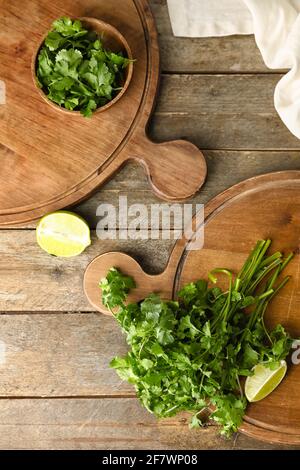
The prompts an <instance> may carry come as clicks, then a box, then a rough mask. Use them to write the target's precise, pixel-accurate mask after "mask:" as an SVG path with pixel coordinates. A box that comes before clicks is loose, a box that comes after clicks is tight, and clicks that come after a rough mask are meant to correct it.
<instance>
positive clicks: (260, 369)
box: [245, 361, 287, 403]
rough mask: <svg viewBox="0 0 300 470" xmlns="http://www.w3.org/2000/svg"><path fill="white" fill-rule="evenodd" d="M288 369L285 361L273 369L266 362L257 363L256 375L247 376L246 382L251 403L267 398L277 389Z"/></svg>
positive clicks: (246, 391) (246, 392) (246, 390)
mask: <svg viewBox="0 0 300 470" xmlns="http://www.w3.org/2000/svg"><path fill="white" fill-rule="evenodd" d="M286 371H287V365H286V362H285V361H281V362H280V365H279V366H278V367H277V368H276V369H275V370H272V369H270V368H269V367H267V366H265V365H264V364H257V366H255V367H254V375H252V376H250V377H247V380H246V384H245V394H246V397H247V400H248V401H249V402H251V403H253V402H255V401H259V400H262V399H263V398H266V397H267V396H268V395H270V393H272V392H273V390H275V388H276V387H278V385H279V384H280V382H281V381H282V379H283V378H284V376H285V374H286Z"/></svg>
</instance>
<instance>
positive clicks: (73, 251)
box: [36, 211, 91, 258]
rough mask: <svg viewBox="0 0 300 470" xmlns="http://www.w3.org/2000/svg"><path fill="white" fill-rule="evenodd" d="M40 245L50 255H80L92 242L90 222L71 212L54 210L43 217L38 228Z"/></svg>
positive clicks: (68, 256) (65, 256)
mask: <svg viewBox="0 0 300 470" xmlns="http://www.w3.org/2000/svg"><path fill="white" fill-rule="evenodd" d="M36 238H37V242H38V244H39V245H40V247H41V248H42V249H43V250H45V251H46V252H47V253H49V254H50V255H55V256H62V257H64V258H70V257H71V256H77V255H80V253H82V252H83V251H84V250H85V249H86V248H87V247H88V246H89V245H90V244H91V237H90V229H89V226H88V224H87V223H86V222H85V220H83V219H82V218H81V217H79V216H78V215H76V214H73V213H71V212H65V211H59V212H53V213H52V214H48V215H46V216H45V217H43V218H42V219H41V220H40V222H39V224H38V226H37V229H36Z"/></svg>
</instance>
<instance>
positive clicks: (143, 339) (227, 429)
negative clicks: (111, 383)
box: [88, 62, 292, 436]
mask: <svg viewBox="0 0 300 470" xmlns="http://www.w3.org/2000/svg"><path fill="white" fill-rule="evenodd" d="M94 65H95V63H94V62H93V64H92V67H94ZM95 66H96V65H95ZM88 67H90V65H88ZM97 79H98V78H97ZM97 84H98V85H99V82H98V83H97ZM269 245H270V242H269V241H259V242H258V243H257V245H256V247H255V248H254V250H253V251H252V252H251V254H250V256H249V258H248V259H247V261H246V263H245V265H244V266H243V267H242V269H241V271H240V273H238V275H237V278H236V279H235V280H234V282H233V274H232V273H230V272H229V271H228V270H225V269H218V270H216V271H215V272H218V273H220V274H225V275H226V276H227V278H229V286H228V288H227V289H225V290H222V289H220V288H219V287H216V286H214V287H212V288H211V287H209V284H208V282H207V281H206V280H200V281H197V282H195V283H191V284H188V285H186V286H184V287H183V288H182V289H181V291H180V292H179V293H178V299H179V300H178V301H177V302H175V301H165V300H162V299H161V298H160V297H159V296H158V295H157V294H152V295H150V296H148V297H147V298H146V299H145V300H143V301H142V302H140V303H132V304H129V305H125V301H126V298H127V295H128V293H129V291H130V289H132V288H133V287H134V281H133V280H132V279H131V278H129V277H127V276H124V275H123V274H122V273H120V272H119V271H118V270H117V269H115V268H113V269H111V270H110V271H109V272H108V274H107V277H106V279H104V280H102V281H101V283H100V287H101V289H102V301H103V303H104V304H105V305H106V306H107V307H108V308H110V309H112V308H114V309H115V308H118V309H117V310H116V311H115V312H114V315H115V318H116V320H117V321H118V322H119V324H120V326H121V328H122V330H123V332H124V334H125V335H126V340H127V343H128V345H129V351H128V353H127V355H126V356H125V357H123V358H115V359H113V360H112V362H111V367H113V368H114V369H115V370H116V372H117V373H118V375H119V376H120V378H121V379H122V380H127V381H128V382H129V383H131V384H133V385H134V387H135V390H136V393H137V396H138V398H139V399H140V401H141V403H142V404H143V406H144V407H145V408H146V409H147V410H149V411H150V412H151V413H154V414H155V415H156V416H157V417H159V418H162V417H170V416H173V415H175V414H176V413H178V412H180V411H188V412H191V413H192V414H193V417H192V419H191V427H196V428H197V427H200V426H202V425H203V424H205V423H204V422H203V419H202V417H201V411H202V410H203V409H207V408H209V409H210V412H211V414H210V417H211V419H213V420H214V421H215V422H217V423H218V424H219V425H220V426H221V433H222V434H224V435H226V436H230V435H231V434H232V433H234V432H236V431H238V429H239V426H240V425H241V423H242V420H243V416H244V414H245V411H246V407H247V400H246V398H245V397H244V394H243V390H242V387H241V383H240V379H239V377H240V376H249V375H251V374H252V373H253V372H252V371H253V367H254V366H255V365H257V364H258V363H260V362H263V363H266V364H267V365H268V367H270V368H274V367H276V365H278V362H279V361H280V360H282V359H285V358H286V357H287V355H288V354H289V352H290V349H291V346H292V339H291V337H290V335H289V334H288V333H287V332H286V331H285V329H284V328H283V326H281V325H277V326H276V327H275V328H274V329H273V331H270V332H268V331H267V330H266V327H265V324H264V314H265V312H266V310H267V307H268V303H269V302H270V300H271V298H272V294H274V293H275V292H276V293H277V292H278V291H279V290H280V288H282V286H284V285H285V283H286V280H283V281H281V282H280V281H279V285H278V286H277V284H276V282H277V278H278V277H279V276H280V275H281V271H282V270H283V268H284V267H285V266H286V264H287V263H286V260H285V259H284V257H283V256H282V255H281V254H278V253H277V254H276V259H277V260H279V261H276V264H275V266H273V265H272V262H273V261H274V257H272V256H271V257H269V256H268V255H267V254H266V252H267V248H268V247H269ZM288 259H291V257H288ZM270 266H271V267H270ZM278 267H279V268H278ZM280 268H281V269H280ZM270 272H272V275H271V276H270ZM213 280H214V281H215V280H216V279H215V277H213ZM276 286H277V287H276Z"/></svg>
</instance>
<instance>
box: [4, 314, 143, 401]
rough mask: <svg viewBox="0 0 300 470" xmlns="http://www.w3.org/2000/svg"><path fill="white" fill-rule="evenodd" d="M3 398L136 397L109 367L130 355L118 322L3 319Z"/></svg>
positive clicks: (88, 317) (80, 317) (73, 317)
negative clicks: (123, 356) (119, 356)
mask: <svg viewBox="0 0 300 470" xmlns="http://www.w3.org/2000/svg"><path fill="white" fill-rule="evenodd" d="M0 345H1V351H4V353H3V354H1V356H0V374H1V381H0V397H26V396H27V397H28V396H30V397H46V396H47V397H59V396H63V397H65V396H91V395H93V396H107V395H110V396H120V395H122V396H124V395H132V396H134V391H133V388H132V387H131V386H129V385H128V384H127V383H125V382H122V381H121V380H120V379H119V377H118V375H117V374H116V372H115V371H114V370H112V369H111V368H110V367H109V363H110V361H111V359H112V358H113V357H115V356H117V355H124V354H126V350H127V347H126V343H125V338H124V337H123V334H122V332H121V329H120V327H119V325H118V324H117V322H116V321H115V319H114V318H110V317H107V316H103V315H100V314H87V313H86V314H69V315H62V314H47V313H46V312H45V313H43V314H36V315H32V314H31V315H28V314H18V315H0Z"/></svg>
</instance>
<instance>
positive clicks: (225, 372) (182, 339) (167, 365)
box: [100, 240, 293, 435]
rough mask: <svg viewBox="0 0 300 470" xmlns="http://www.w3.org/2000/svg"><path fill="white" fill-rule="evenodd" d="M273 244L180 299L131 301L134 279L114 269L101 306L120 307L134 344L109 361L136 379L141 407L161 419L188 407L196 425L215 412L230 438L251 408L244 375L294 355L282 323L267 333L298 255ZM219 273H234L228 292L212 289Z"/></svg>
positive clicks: (212, 275) (213, 274)
mask: <svg viewBox="0 0 300 470" xmlns="http://www.w3.org/2000/svg"><path fill="white" fill-rule="evenodd" d="M270 244H271V242H270V241H269V240H268V241H259V242H258V243H257V245H256V247H255V249H254V250H253V252H252V253H251V254H250V256H249V258H248V259H247V261H246V263H245V265H244V266H243V268H242V269H241V271H240V272H239V273H238V275H237V276H236V277H235V278H234V276H233V274H232V272H230V271H228V270H227V269H216V270H214V271H212V272H211V273H210V274H209V280H210V281H211V283H212V284H213V287H209V285H208V283H207V282H206V281H204V280H200V281H198V282H196V283H192V284H189V285H187V286H185V287H184V288H183V289H182V290H181V291H180V292H179V293H178V301H177V302H173V301H163V300H161V299H160V298H159V297H158V296H157V295H150V296H149V297H148V298H146V299H145V300H144V301H143V302H141V303H140V304H137V303H134V304H129V305H127V306H126V305H125V303H124V302H125V300H126V298H127V295H128V293H129V290H130V289H132V288H134V285H135V284H134V281H133V279H131V278H129V277H126V276H124V275H122V274H121V273H120V272H119V271H118V270H116V269H114V268H113V269H111V270H110V271H109V273H108V275H107V278H106V279H104V280H102V281H101V283H100V287H101V289H102V300H103V303H104V305H106V306H107V307H108V308H109V309H111V310H112V311H114V312H115V311H116V308H117V313H114V314H115V317H116V319H117V321H118V322H119V324H120V325H121V328H122V330H123V331H124V332H125V334H126V336H127V342H128V344H129V346H130V351H129V352H128V354H127V355H126V356H125V357H123V358H119V357H117V358H115V359H113V361H112V362H111V366H112V367H113V368H115V369H116V370H117V372H118V374H119V376H120V377H121V378H122V379H123V380H127V381H128V382H130V383H131V384H134V386H135V389H136V392H137V395H138V397H139V399H140V401H141V402H142V404H143V405H144V406H145V407H146V408H147V410H149V411H150V412H152V413H154V414H155V415H156V416H157V417H159V418H161V417H170V416H172V415H175V414H176V413H177V412H179V411H190V412H192V413H193V418H192V421H191V426H192V427H198V426H200V425H202V420H201V417H202V412H203V411H204V410H209V412H210V413H211V415H210V416H211V418H212V419H214V420H215V421H216V422H217V423H219V424H220V425H221V427H222V431H221V432H222V433H223V434H225V435H230V434H231V433H232V432H235V431H237V429H238V427H239V426H240V424H241V422H242V418H243V416H244V414H245V410H246V407H247V400H246V398H245V397H244V394H243V386H242V384H241V382H240V378H241V377H242V376H248V375H251V374H252V373H253V372H252V369H253V367H254V366H255V365H257V364H258V363H265V364H266V365H267V366H268V367H270V368H276V367H277V366H278V365H279V362H280V361H281V360H282V359H285V358H286V356H287V355H288V354H289V351H290V348H291V345H292V339H291V338H290V336H289V335H288V333H287V332H286V331H285V330H284V328H283V327H282V326H281V325H278V326H277V327H276V328H275V329H274V330H273V331H270V332H268V331H267V329H266V327H265V324H264V314H265V311H266V309H267V307H268V304H269V302H270V301H271V300H272V299H273V298H274V296H275V295H276V294H277V293H278V292H279V290H280V289H282V288H283V287H284V286H285V284H286V283H287V282H288V280H289V278H288V277H286V278H284V279H283V280H281V279H279V277H280V275H281V273H282V271H283V270H284V268H285V267H286V265H287V264H288V263H289V261H290V260H291V259H292V257H293V255H292V254H291V255H289V256H288V257H287V258H284V257H283V255H282V254H281V253H279V252H278V253H275V254H272V255H268V254H267V250H268V248H269V246H270ZM217 275H225V276H227V277H228V289H227V290H226V291H222V290H221V289H220V288H219V287H216V286H214V285H215V284H216V282H217V277H216V276H217ZM206 414H207V412H206Z"/></svg>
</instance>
